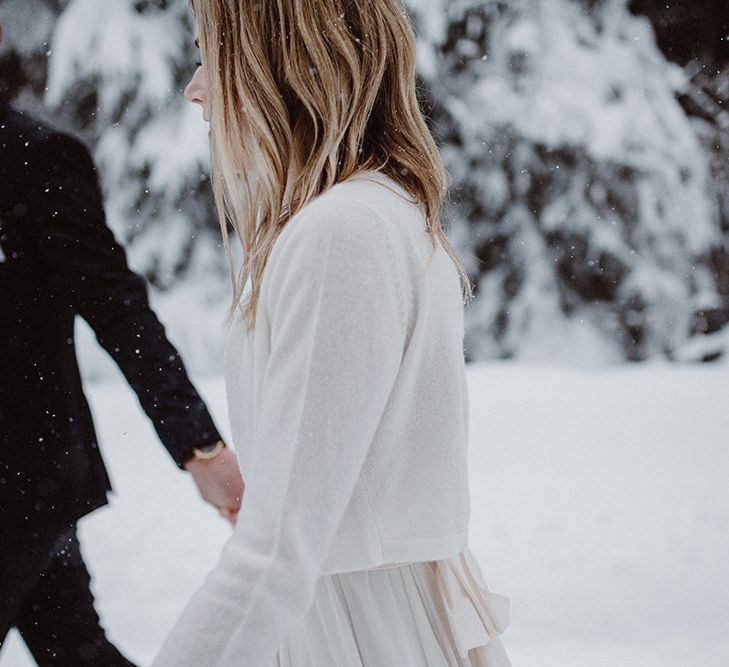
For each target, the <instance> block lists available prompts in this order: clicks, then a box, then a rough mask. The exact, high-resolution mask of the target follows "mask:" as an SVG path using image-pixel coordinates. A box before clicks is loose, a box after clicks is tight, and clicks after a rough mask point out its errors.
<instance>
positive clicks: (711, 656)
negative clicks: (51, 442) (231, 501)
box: [0, 362, 729, 667]
mask: <svg viewBox="0 0 729 667" xmlns="http://www.w3.org/2000/svg"><path fill="white" fill-rule="evenodd" d="M728 370H729V369H728V368H727V366H726V365H712V366H696V365H693V366H687V365H680V364H674V365H672V366H669V365H662V364H658V363H652V364H641V365H632V366H614V367H611V368H604V369H597V370H596V369H591V370H584V369H583V370H576V369H574V368H571V369H567V368H564V367H557V366H547V365H536V364H530V365H527V364H526V363H523V362H496V363H484V364H478V365H472V366H470V367H469V386H470V392H471V419H472V421H471V460H470V471H471V493H472V525H471V548H472V550H473V551H474V553H475V554H476V556H477V557H478V559H479V561H480V563H481V564H482V568H483V570H484V574H485V577H486V581H487V582H488V583H489V585H490V587H491V588H492V590H494V591H497V592H500V593H503V594H505V595H508V596H509V597H510V598H511V612H512V622H511V626H510V627H509V629H508V630H507V632H506V634H505V636H504V643H505V645H506V647H507V650H508V651H509V653H510V656H511V658H512V661H513V663H514V665H515V666H517V667H522V666H525V667H529V666H534V667H551V666H555V667H557V666H559V667H565V666H566V665H569V666H573V665H575V666H581V665H584V666H588V665H589V666H590V667H601V666H605V667H607V666H608V665H609V666H610V667H614V666H615V665H620V666H621V667H623V666H625V667H630V666H635V667H638V666H640V667H653V666H655V667H658V666H660V667H670V666H676V667H679V666H680V667H684V666H685V665H691V666H692V667H719V666H720V665H722V666H723V665H726V664H727V659H728V656H729V559H727V554H728V553H729V486H728V485H727V483H726V471H727V470H729V447H727V436H726V434H727V433H729V411H727V410H726V401H725V398H724V397H725V396H726V395H727V393H728V392H729V373H728V372H727V371H728ZM117 373H118V372H117ZM198 386H199V387H200V389H201V391H202V393H203V395H204V396H205V398H206V400H207V401H208V403H209V405H210V406H211V409H212V410H213V412H214V415H215V416H216V418H217V420H218V422H219V423H220V424H221V425H223V426H224V427H225V425H226V424H227V418H226V409H225V400H224V390H223V385H222V381H221V380H220V379H218V378H208V379H203V380H200V381H199V382H198ZM88 393H89V397H90V400H91V403H92V408H93V411H94V415H95V418H96V421H97V424H98V427H99V431H100V435H101V439H102V447H103V450H104V454H105V458H106V460H107V462H108V466H109V469H110V472H111V476H112V481H113V484H114V487H115V489H116V495H114V497H113V499H112V504H111V506H110V507H108V508H105V509H103V510H100V511H98V512H96V513H94V514H93V515H92V516H90V517H88V518H87V519H85V520H84V521H83V522H82V524H81V529H80V535H81V539H82V546H83V551H84V554H85V556H86V557H87V560H88V564H89V567H90V569H91V570H92V574H93V577H94V589H95V593H96V595H97V607H98V609H99V611H100V614H101V615H102V617H103V619H104V622H105V624H106V627H107V628H108V630H109V634H110V636H111V637H112V638H113V639H114V640H115V641H116V642H117V643H118V645H119V646H120V647H121V648H123V649H124V650H125V651H126V652H127V653H128V654H129V656H130V657H132V658H134V659H135V660H137V661H139V662H140V663H142V664H147V663H148V662H149V661H150V660H151V658H152V656H153V655H154V653H155V651H156V649H157V648H158V647H159V645H160V644H161V642H162V639H163V637H164V636H165V633H166V632H167V631H168V630H169V628H170V627H171V625H172V623H173V622H174V620H175V617H176V615H177V614H178V613H179V612H180V611H181V609H182V607H183V605H184V604H185V601H186V600H187V599H188V598H189V596H190V595H191V593H192V591H193V590H194V589H195V588H196V587H197V586H198V585H199V584H200V583H201V582H202V580H203V578H204V575H205V573H206V572H207V571H208V570H209V569H210V568H211V567H212V566H213V565H214V563H215V561H216V557H217V553H218V551H219V550H220V547H221V545H222V544H223V542H224V541H225V539H226V536H227V535H228V534H229V528H228V526H227V525H226V524H225V523H224V522H223V521H222V520H221V519H219V518H218V517H217V515H216V514H215V512H214V511H213V510H211V509H209V508H208V507H206V506H205V505H204V504H203V503H202V501H201V500H200V499H199V497H198V496H197V494H196V491H195V489H194V487H193V486H192V483H191V481H190V480H189V478H187V476H186V475H185V474H184V473H182V472H181V471H178V470H177V468H176V467H175V466H174V465H173V464H172V463H171V461H170V460H169V458H168V457H167V455H166V453H165V452H164V450H163V448H162V447H160V446H159V445H158V444H157V443H156V442H155V438H154V435H153V431H152V428H151V426H150V425H149V424H148V423H147V421H146V420H145V418H144V417H143V415H142V414H141V412H140V410H139V409H138V407H137V406H136V404H135V398H134V395H133V394H132V393H131V391H130V390H129V389H128V387H127V386H126V385H124V383H123V381H122V380H121V378H120V377H119V375H118V374H115V375H112V379H111V380H109V381H106V382H104V383H93V384H90V385H89V391H88ZM30 664H32V663H31V662H30V660H29V658H28V657H27V654H26V653H25V650H24V647H23V646H22V644H21V643H20V642H19V640H18V638H17V635H13V636H12V637H11V639H10V640H9V641H8V643H7V646H6V648H5V649H4V652H3V654H2V655H1V656H0V667H27V666H28V665H30Z"/></svg>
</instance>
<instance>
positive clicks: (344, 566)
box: [321, 531, 468, 576]
mask: <svg viewBox="0 0 729 667" xmlns="http://www.w3.org/2000/svg"><path fill="white" fill-rule="evenodd" d="M467 548H468V531H463V532H461V533H455V534H453V535H442V536H439V537H426V538H412V539H389V540H381V541H380V542H370V543H367V544H358V545H356V547H355V546H354V545H352V546H347V547H344V546H341V545H336V550H337V551H338V552H339V553H337V554H335V553H330V554H329V558H328V559H327V561H326V563H325V565H324V568H323V569H322V572H321V576H326V575H329V574H341V573H343V572H356V571H358V570H370V569H373V568H375V567H379V566H380V565H387V564H389V563H401V562H408V563H412V562H421V561H431V560H442V559H444V558H450V557H451V556H455V555H457V554H459V553H460V552H461V551H464V550H465V549H467ZM355 554H356V555H355Z"/></svg>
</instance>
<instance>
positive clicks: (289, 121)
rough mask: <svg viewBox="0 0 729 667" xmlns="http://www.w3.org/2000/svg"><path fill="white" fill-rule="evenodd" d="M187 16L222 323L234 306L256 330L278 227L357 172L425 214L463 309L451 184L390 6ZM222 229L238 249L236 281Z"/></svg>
mask: <svg viewBox="0 0 729 667" xmlns="http://www.w3.org/2000/svg"><path fill="white" fill-rule="evenodd" d="M192 6H193V11H194V13H195V15H196V17H197V22H198V31H199V32H198V37H199V44H200V52H201V56H202V62H203V68H204V74H205V77H206V79H207V86H208V91H207V97H208V106H209V113H210V121H211V122H210V125H211V161H212V183H213V191H214V194H215V201H216V206H217V210H218V215H219V218H220V225H221V229H222V232H223V243H224V247H225V250H226V256H227V258H228V266H229V268H230V271H231V277H232V281H233V289H234V298H233V306H232V308H231V315H232V314H233V312H234V311H235V310H236V308H237V307H238V306H239V305H240V307H241V308H242V314H243V318H244V320H245V321H246V322H247V325H248V328H249V329H251V328H253V326H254V322H255V314H256V306H257V303H258V297H259V292H260V286H261V279H262V276H263V270H264V268H265V265H266V261H267V259H268V256H269V253H270V252H271V248H272V247H273V244H274V242H275V241H276V239H277V237H278V235H279V234H280V233H281V231H282V229H283V228H284V226H285V225H286V223H287V222H288V220H289V219H290V218H291V217H292V216H293V215H295V214H296V213H297V212H298V211H300V210H301V209H302V208H303V207H304V206H305V205H306V204H307V203H308V202H309V201H311V200H312V199H313V198H314V197H316V196H318V195H319V194H321V193H323V192H324V191H326V190H327V189H329V188H330V187H332V186H333V185H334V184H336V183H339V182H341V181H345V180H347V179H348V178H350V177H352V176H354V175H355V174H358V173H360V172H362V171H365V170H374V171H380V172H382V173H383V174H385V175H387V176H389V177H390V178H392V179H393V180H394V181H395V182H397V183H398V184H399V185H400V186H402V187H403V188H404V189H405V190H406V191H407V192H408V193H410V194H411V195H412V196H413V197H414V198H415V200H416V201H417V202H419V203H420V204H421V205H422V206H423V209H424V212H425V217H426V227H427V232H428V234H429V235H430V237H431V239H432V242H433V251H435V250H436V248H437V244H438V243H440V244H441V245H442V246H443V248H444V249H445V250H446V251H447V253H448V254H449V255H450V257H451V258H452V259H453V261H454V262H455V264H456V267H457V269H458V272H459V274H460V276H461V283H462V287H463V292H464V300H468V298H469V297H470V296H471V294H472V290H471V284H470V281H469V280H468V277H467V275H466V273H465V270H464V267H463V264H462V263H461V261H460V260H459V258H458V256H457V255H456V253H455V251H454V250H453V247H452V246H451V244H450V242H449V241H448V239H447V238H446V236H445V234H444V231H443V229H442V227H441V223H440V218H441V208H442V202H443V199H444V196H445V193H446V190H447V174H446V172H445V170H444V167H443V163H442V161H441V158H440V154H439V152H438V149H437V147H436V145H435V142H434V140H433V138H432V136H431V134H430V132H429V130H428V128H427V125H426V123H425V119H424V117H423V114H422V112H421V110H420V108H419V105H418V101H417V97H416V84H415V81H416V80H415V39H414V35H413V31H412V28H411V25H410V22H409V20H408V17H407V15H406V14H405V12H404V9H403V8H402V6H401V5H400V2H399V0H192ZM292 175H293V176H292ZM290 177H291V178H290ZM289 181H290V182H289ZM285 199H286V200H287V201H286V202H285V201H284V200H285ZM285 203H286V206H284V204H285ZM229 228H232V229H233V230H234V231H235V234H236V235H237V237H238V239H239V240H240V242H241V244H242V246H243V251H244V254H243V263H242V266H241V268H240V270H239V271H236V270H235V268H234V266H233V259H232V252H231V245H230V237H229ZM249 279H250V281H251V292H250V295H249V297H248V299H247V300H246V301H245V302H244V303H241V299H242V296H243V293H244V290H245V287H246V284H247V282H248V280H249Z"/></svg>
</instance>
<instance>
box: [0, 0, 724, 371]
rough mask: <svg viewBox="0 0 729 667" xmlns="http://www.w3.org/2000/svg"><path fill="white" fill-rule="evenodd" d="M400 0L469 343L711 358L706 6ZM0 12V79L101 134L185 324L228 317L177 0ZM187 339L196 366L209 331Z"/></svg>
mask: <svg viewBox="0 0 729 667" xmlns="http://www.w3.org/2000/svg"><path fill="white" fill-rule="evenodd" d="M406 4H407V6H408V9H409V11H410V12H411V15H412V16H413V19H414V21H415V24H416V27H417V32H418V59H419V67H420V70H419V76H420V83H421V87H422V91H421V92H422V94H423V95H422V96H423V100H424V103H425V105H426V106H427V108H428V112H429V116H430V121H431V123H432V126H433V128H434V131H435V133H436V135H437V138H438V139H439V141H440V142H441V145H442V148H443V154H444V156H445V159H446V163H447V167H448V170H449V172H450V173H451V175H452V179H453V192H452V197H451V200H452V201H451V205H450V207H449V222H450V230H451V234H452V237H453V238H454V241H455V242H456V245H457V247H458V249H459V250H460V251H461V254H462V256H463V259H464V262H465V263H466V266H467V268H468V270H469V272H470V274H471V276H472V277H473V279H474V281H475V284H476V288H477V291H476V297H475V300H474V301H473V302H472V303H471V304H470V305H469V307H468V309H467V334H468V339H467V354H468V356H469V358H471V359H487V358H495V357H510V356H519V357H522V358H524V357H527V358H538V359H555V358H558V359H561V360H567V361H575V362H588V363H590V362H595V361H598V362H602V361H606V360H618V359H623V358H628V359H645V358H649V357H668V358H680V359H685V358H688V359H701V358H713V357H715V356H718V355H720V354H721V353H722V352H723V351H724V349H726V347H727V345H729V335H727V334H725V333H722V332H723V331H726V330H727V329H721V327H722V325H723V324H724V323H725V322H726V321H727V320H728V319H729V251H728V250H727V247H728V246H727V232H728V230H729V196H727V194H726V193H727V192H728V191H729V190H727V188H726V183H727V177H728V176H729V169H727V167H726V158H727V152H728V151H729V140H727V135H726V128H727V120H726V118H727V116H726V112H725V111H724V108H723V106H722V105H723V104H724V102H725V100H726V99H727V97H729V93H728V92H727V91H728V90H729V85H728V83H727V82H728V81H729V74H727V69H726V66H727V62H728V60H721V55H718V56H716V57H717V58H719V60H718V61H717V62H720V63H723V64H721V66H720V67H719V72H718V73H716V74H715V73H712V71H708V70H707V68H706V67H701V63H704V62H708V61H709V60H710V59H711V58H712V57H714V56H712V55H711V54H715V55H716V54H717V53H719V54H720V51H721V48H724V47H725V45H726V42H721V41H720V46H717V45H716V43H714V42H711V43H709V44H708V46H707V47H706V48H705V49H701V50H700V51H697V50H696V49H695V48H694V47H693V46H691V45H692V44H696V40H697V39H698V40H699V41H700V40H701V39H702V37H701V34H704V33H701V27H700V26H701V21H705V22H707V21H711V22H713V23H714V24H716V22H717V20H716V17H714V16H713V15H712V14H711V13H710V12H709V13H704V14H702V13H701V12H700V11H699V12H698V13H696V12H694V13H693V14H691V15H690V17H689V19H688V20H689V23H690V24H691V25H694V24H697V25H699V27H698V28H696V30H695V33H694V34H693V35H692V38H691V39H686V40H683V41H682V40H679V39H677V38H676V37H675V34H674V36H673V37H671V36H670V35H668V36H667V33H666V30H665V29H664V30H662V29H661V27H660V26H661V25H662V24H661V16H663V15H662V14H661V10H660V7H658V6H657V5H658V4H662V3H652V4H653V6H652V7H651V6H650V5H651V3H650V2H648V1H647V0H646V1H645V2H642V3H641V2H632V3H631V7H630V9H632V10H633V13H631V11H629V8H628V6H627V5H626V1H625V0H582V1H578V0H407V1H406ZM679 4H680V3H679ZM692 4H693V6H694V8H695V7H696V6H697V3H692ZM698 4H699V5H700V3H698ZM638 5H642V6H638ZM644 14H647V16H646V15H644ZM657 17H658V18H657ZM707 17H708V18H707ZM0 19H1V20H3V21H4V22H5V24H6V32H7V39H6V43H5V44H4V46H3V48H2V51H0V86H2V94H3V95H4V96H5V97H6V98H11V99H16V100H17V103H18V104H19V105H20V106H22V107H24V108H27V109H29V110H30V111H33V112H35V113H39V114H40V115H44V116H45V117H47V118H52V119H53V121H54V123H55V124H56V125H58V126H61V127H62V128H64V129H68V130H71V131H73V132H75V133H77V134H80V135H81V136H83V137H84V138H85V139H86V140H87V141H88V142H89V143H90V144H91V145H92V146H93V147H94V152H95V157H96V160H97V163H98V165H99V169H100V174H101V176H102V181H103V185H104V189H105V193H106V196H107V209H108V215H109V219H110V222H111V224H112V227H113V228H114V229H115V231H116V232H117V234H119V235H120V236H121V238H122V239H123V240H124V241H125V242H127V244H128V245H129V247H130V254H131V259H132V264H133V265H134V266H135V268H137V269H139V270H141V271H143V272H144V273H145V275H146V276H147V277H148V278H149V279H150V280H151V282H152V284H153V285H154V287H155V290H156V292H155V293H156V294H158V295H161V296H160V300H161V302H163V303H166V304H168V305H167V306H166V307H167V308H168V313H170V314H172V317H171V318H170V317H168V318H167V319H168V321H169V320H170V319H172V320H174V326H175V330H176V331H187V330H188V329H189V330H190V331H191V333H190V336H191V337H192V338H194V337H195V336H197V335H198V334H195V333H192V331H193V330H194V329H195V328H199V322H197V321H196V318H191V317H190V316H189V315H190V313H191V312H196V313H199V312H205V313H208V314H215V315H216V316H218V315H219V316H220V317H221V319H222V314H223V313H224V312H225V307H226V305H227V304H226V301H227V299H228V288H227V282H226V281H227V277H226V275H225V272H226V268H225V261H224V258H223V256H222V253H221V252H220V250H219V247H218V241H219V232H218V231H217V220H216V216H215V213H214V211H213V207H212V197H211V194H210V189H209V185H208V182H207V179H206V177H205V173H206V171H207V162H208V148H207V137H206V128H205V127H204V125H203V123H202V121H201V118H200V112H199V110H196V109H194V108H192V107H191V106H190V105H188V104H187V103H186V102H184V100H183V99H182V89H183V87H184V85H185V83H186V82H187V80H188V78H189V76H190V75H191V73H192V70H193V68H194V60H195V58H196V54H195V52H194V47H193V46H192V43H191V42H192V36H193V29H194V28H193V17H192V15H191V13H190V11H189V7H188V4H187V3H186V2H184V1H180V2H167V1H165V0H114V2H98V0H4V2H3V6H2V8H1V9H0ZM651 21H652V22H653V23H651ZM654 26H656V28H655V29H656V30H657V35H658V43H657V42H656V32H655V31H654ZM720 32H721V29H719V33H720ZM719 33H717V34H719ZM671 34H673V33H671ZM706 34H708V33H706ZM711 34H713V33H711ZM707 39H708V38H707ZM659 46H660V47H661V48H663V50H664V51H666V53H665V54H664V53H662V52H661V48H659ZM691 49H693V50H691ZM667 56H668V57H667ZM669 58H671V59H672V60H673V61H674V62H671V60H669ZM696 63H699V66H698V69H697V64H696ZM712 66H713V65H712ZM201 309H202V310H201ZM178 311H181V312H178ZM163 314H164V313H163ZM720 329H721V330H720ZM717 330H719V331H718V332H717ZM215 331H216V332H215V333H214V334H213V338H214V337H215V336H218V335H219V332H218V331H217V327H215ZM705 333H712V335H711V336H705V335H704V334H705ZM183 347H184V345H183ZM197 347H198V348H199V354H198V360H199V365H208V366H209V365H210V364H211V363H212V362H211V360H210V359H208V357H209V356H210V355H209V352H208V350H211V349H212V350H214V351H215V355H217V354H218V351H219V350H218V348H217V346H211V345H210V341H199V342H198V344H197ZM193 365H195V364H194V363H193ZM212 365H213V366H215V365H217V363H213V364H212Z"/></svg>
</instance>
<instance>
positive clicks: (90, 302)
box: [24, 134, 220, 465]
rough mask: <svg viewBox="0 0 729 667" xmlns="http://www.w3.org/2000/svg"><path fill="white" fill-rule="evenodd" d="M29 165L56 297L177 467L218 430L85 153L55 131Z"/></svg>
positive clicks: (31, 219)
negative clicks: (80, 322)
mask: <svg viewBox="0 0 729 667" xmlns="http://www.w3.org/2000/svg"><path fill="white" fill-rule="evenodd" d="M26 168H27V177H26V179H24V180H26V182H27V187H26V188H25V193H26V202H25V207H26V208H27V213H26V223H27V225H28V232H29V235H30V236H31V237H32V239H33V245H34V247H35V248H36V250H37V251H38V253H39V254H40V257H41V261H42V262H43V263H44V264H45V266H46V268H47V270H48V272H49V275H50V284H51V290H52V293H53V296H54V298H56V299H59V300H62V302H63V303H64V304H67V305H68V307H69V308H71V309H73V310H74V311H75V312H77V313H79V314H80V315H81V316H82V317H83V318H84V319H85V320H86V321H87V322H88V323H89V325H90V326H91V328H92V329H93V330H94V332H95V334H96V337H97V339H98V341H99V343H100V344H101V345H102V347H103V348H104V349H105V350H106V351H107V352H108V353H109V354H110V355H111V356H112V357H113V359H114V361H115V362H116V364H117V365H118V366H119V368H120V369H121V371H122V372H123V374H124V376H125V377H126V379H127V381H128V382H129V384H130V385H131V387H132V388H133V390H134V391H135V392H136V394H137V396H138V398H139V401H140V403H141V405H142V408H143V409H144V411H145V413H146V414H147V416H148V417H149V418H150V419H151V421H152V423H153V424H154V427H155V429H156V431H157V433H158V435H159V437H160V440H161V441H162V443H163V444H164V445H165V447H166V448H167V449H168V451H169V452H170V454H171V455H172V457H173V458H174V459H175V461H176V462H177V463H178V465H180V464H181V463H182V461H183V460H184V458H185V457H186V456H187V454H188V452H189V450H190V448H191V447H194V446H196V445H200V444H204V443H209V442H213V441H215V440H216V439H218V438H219V437H220V435H219V433H218V431H217V429H216V428H215V425H214V423H213V421H212V418H211V417H210V415H209V413H208V410H207V408H206V406H205V404H204V403H203V401H202V399H201V398H200V396H199V395H198V393H197V391H196V390H195V388H194V387H193V386H192V384H191V382H190V380H189V378H188V376H187V372H186V370H185V367H184V366H183V363H182V360H181V359H180V355H179V353H178V352H177V350H176V349H175V348H174V347H173V346H172V345H171V343H170V342H169V341H168V340H167V337H166V336H165V330H164V327H163V326H162V324H161V323H160V321H159V320H158V319H157V317H156V315H155V314H154V313H153V312H152V310H151V309H150V307H149V302H148V298H147V288H146V284H145V282H144V280H143V279H142V278H141V277H140V276H139V275H137V274H136V273H134V272H133V271H131V270H130V269H129V267H128V265H127V260H126V254H125V252H124V249H123V247H122V246H121V245H119V244H118V243H117V242H116V240H115V238H114V236H113V234H112V232H111V230H110V229H109V227H108V226H107V225H106V220H105V215H104V207H103V202H102V197H101V192H100V189H99V185H98V180H97V176H96V171H95V168H94V165H93V162H92V160H91V157H90V155H89V153H88V151H87V150H86V148H85V147H84V146H83V145H82V144H81V143H80V142H78V141H76V140H75V139H72V138H70V137H68V136H66V135H62V134H51V135H48V136H47V137H46V138H45V139H44V140H43V141H41V142H39V143H38V144H37V145H35V146H33V147H32V148H31V150H29V153H28V162H27V164H26Z"/></svg>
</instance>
